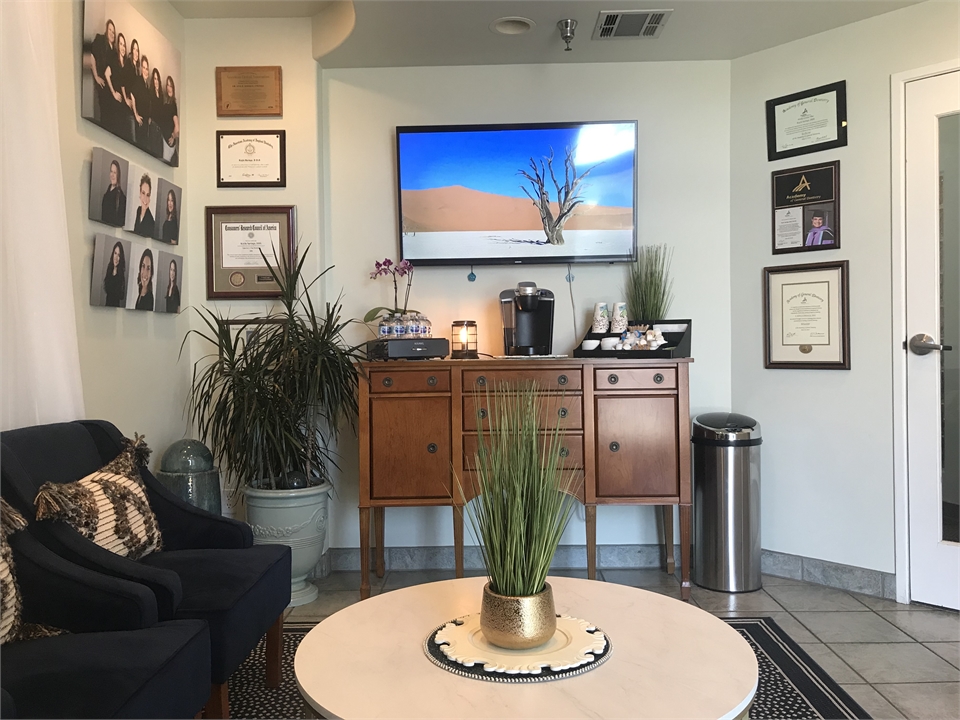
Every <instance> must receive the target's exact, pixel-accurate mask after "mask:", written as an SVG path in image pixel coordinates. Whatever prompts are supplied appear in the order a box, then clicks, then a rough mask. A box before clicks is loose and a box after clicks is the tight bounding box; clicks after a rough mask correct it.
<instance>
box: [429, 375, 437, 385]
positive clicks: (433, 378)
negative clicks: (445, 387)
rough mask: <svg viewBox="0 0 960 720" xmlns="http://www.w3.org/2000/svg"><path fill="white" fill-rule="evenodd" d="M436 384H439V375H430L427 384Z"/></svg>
mask: <svg viewBox="0 0 960 720" xmlns="http://www.w3.org/2000/svg"><path fill="white" fill-rule="evenodd" d="M436 384H437V376H436V375H431V376H430V377H428V378H427V385H429V386H430V387H433V386H435V385H436Z"/></svg>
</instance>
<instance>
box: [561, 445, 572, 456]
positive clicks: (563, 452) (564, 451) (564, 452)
mask: <svg viewBox="0 0 960 720" xmlns="http://www.w3.org/2000/svg"><path fill="white" fill-rule="evenodd" d="M569 456H570V448H565V447H562V448H560V457H569Z"/></svg>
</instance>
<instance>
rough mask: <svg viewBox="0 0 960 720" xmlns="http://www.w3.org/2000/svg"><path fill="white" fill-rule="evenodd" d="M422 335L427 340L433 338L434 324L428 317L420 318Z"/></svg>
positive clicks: (422, 316)
mask: <svg viewBox="0 0 960 720" xmlns="http://www.w3.org/2000/svg"><path fill="white" fill-rule="evenodd" d="M420 334H421V336H422V337H425V338H432V337H433V323H431V322H430V318H428V317H427V316H426V315H421V316H420Z"/></svg>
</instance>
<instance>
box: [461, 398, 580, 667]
mask: <svg viewBox="0 0 960 720" xmlns="http://www.w3.org/2000/svg"><path fill="white" fill-rule="evenodd" d="M545 401H546V398H545V396H544V395H543V394H542V392H540V391H539V389H538V387H537V385H536V384H535V383H529V382H522V383H502V384H499V385H498V386H497V387H496V389H495V391H494V392H493V393H492V394H490V395H489V396H488V399H487V407H489V408H490V425H489V429H484V428H483V426H482V425H481V428H480V431H479V432H480V435H479V445H478V451H477V454H476V458H475V459H476V472H475V473H473V475H472V478H471V480H470V484H469V486H468V488H469V491H470V493H471V495H472V496H474V498H475V499H474V500H473V501H472V502H471V503H470V504H469V505H467V506H466V507H467V510H466V512H467V515H468V518H469V521H470V525H471V528H472V530H473V533H474V534H475V535H476V538H477V540H478V541H479V545H480V551H481V555H482V557H483V564H484V567H485V568H486V571H487V577H488V580H489V581H488V582H487V584H486V586H485V587H484V589H483V599H482V602H481V610H480V627H481V630H482V631H483V634H484V637H486V639H487V640H488V641H489V642H491V643H492V644H494V645H497V646H500V647H506V648H510V649H527V648H532V647H537V646H538V645H542V644H543V643H545V642H547V641H548V640H549V639H550V638H552V637H553V635H554V632H555V631H556V627H557V618H556V612H555V611H554V602H553V591H552V589H551V587H550V584H549V583H548V582H547V581H546V578H547V572H548V571H549V569H550V563H551V562H552V560H553V556H554V554H555V553H556V551H557V546H558V545H559V544H560V537H561V536H562V535H563V531H564V529H565V528H566V526H567V523H568V521H569V520H570V515H571V513H572V511H573V507H574V504H575V502H576V500H575V495H576V493H577V491H578V490H579V485H580V480H579V476H578V474H577V472H576V471H575V470H570V469H565V468H564V462H563V460H562V458H561V454H560V446H561V433H560V426H559V424H558V425H555V426H553V427H551V428H547V429H546V431H544V428H543V427H542V421H543V418H545V417H548V413H546V412H545V411H544V410H545V408H544V403H545ZM460 489H461V492H463V490H464V488H463V487H462V486H460ZM461 500H462V501H465V500H466V495H462V497H461Z"/></svg>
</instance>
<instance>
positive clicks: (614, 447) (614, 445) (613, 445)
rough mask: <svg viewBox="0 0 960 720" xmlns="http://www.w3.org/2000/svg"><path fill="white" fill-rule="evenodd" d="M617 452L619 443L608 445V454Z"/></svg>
mask: <svg viewBox="0 0 960 720" xmlns="http://www.w3.org/2000/svg"><path fill="white" fill-rule="evenodd" d="M618 450H620V443H618V442H616V441H614V442H612V443H610V452H617V451H618Z"/></svg>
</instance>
